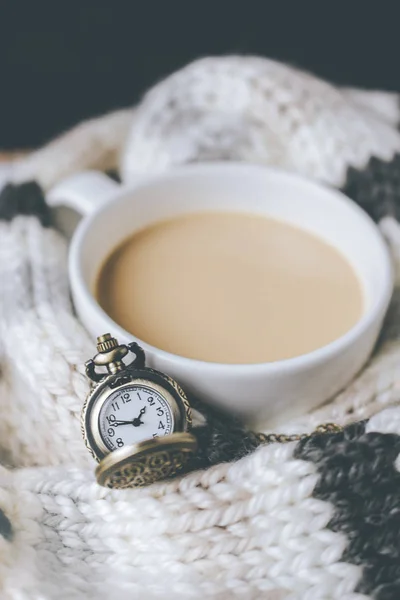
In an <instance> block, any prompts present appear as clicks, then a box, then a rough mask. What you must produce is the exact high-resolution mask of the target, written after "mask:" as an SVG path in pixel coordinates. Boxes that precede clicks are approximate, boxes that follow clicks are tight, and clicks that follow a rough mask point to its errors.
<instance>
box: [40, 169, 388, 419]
mask: <svg viewBox="0 0 400 600" xmlns="http://www.w3.org/2000/svg"><path fill="white" fill-rule="evenodd" d="M48 200H49V203H50V204H51V205H58V206H62V205H63V206H67V207H70V208H72V209H74V210H75V211H77V212H78V213H80V214H81V215H82V216H83V217H84V218H83V219H82V220H81V222H80V223H79V226H78V227H77V229H76V231H75V232H74V234H73V235H72V240H71V246H70V256H69V276H70V283H71V290H72V296H73V300H74V304H75V308H76V311H77V314H78V316H79V318H80V319H81V321H82V323H83V324H84V326H85V327H86V328H87V330H88V331H89V333H90V334H91V335H93V337H94V338H95V337H96V336H98V335H101V334H103V333H105V332H110V333H111V334H113V335H114V336H116V337H117V338H118V339H119V340H120V341H121V342H127V341H132V340H136V341H137V342H138V343H139V344H140V345H141V346H142V347H143V348H144V350H145V352H146V356H147V361H148V365H149V366H152V367H154V368H156V369H158V370H160V371H163V372H165V373H168V374H170V375H171V376H172V377H174V378H175V379H177V380H178V381H179V382H181V383H182V385H183V386H185V387H186V388H187V389H188V390H189V391H190V392H192V393H194V394H195V395H197V396H198V397H199V398H201V399H203V400H205V401H206V402H209V403H212V404H214V405H215V406H218V407H220V408H222V409H224V410H228V411H229V412H231V413H235V414H237V415H239V416H241V417H243V418H244V419H245V420H246V421H247V422H248V423H250V424H252V425H255V424H256V425H257V426H271V427H272V426H277V425H279V423H281V422H283V421H284V420H285V419H287V418H291V417H294V416H296V415H298V414H300V413H304V412H306V411H308V410H310V409H312V408H314V407H316V406H318V405H319V404H322V403H323V402H324V401H326V400H327V399H329V398H330V397H332V396H333V395H334V394H336V393H337V392H338V391H340V389H342V388H343V387H344V386H345V385H346V384H347V383H348V382H349V381H350V380H351V379H352V378H353V377H354V375H355V374H356V373H357V372H358V371H359V370H360V369H361V367H362V366H363V365H364V364H365V362H366V360H367V359H368V357H369V356H370V354H371V352H372V350H373V347H374V344H375V342H376V340H377V337H378V334H379V331H380V328H381V325H382V321H383V318H384V316H385V313H386V310H387V307H388V304H389V301H390V297H391V294H392V289H393V273H392V265H391V260H390V256H389V253H388V250H387V247H386V244H385V242H384V240H383V238H382V236H381V234H380V232H379V230H378V228H377V227H376V225H375V224H374V223H373V221H372V220H371V219H370V218H369V217H368V216H367V215H366V214H365V213H364V211H362V210H361V209H360V208H359V207H358V206H357V205H356V204H355V203H354V202H352V201H351V200H349V199H348V198H346V197H345V196H344V195H343V194H341V193H340V192H338V191H335V190H332V189H328V188H326V187H324V186H322V185H319V184H317V183H314V182H312V181H308V180H305V179H303V178H301V177H299V176H295V175H291V174H288V173H286V172H282V171H280V170H277V169H274V168H266V167H262V166H257V165H248V164H242V163H240V164H237V163H212V164H197V165H190V166H185V167H182V168H180V169H176V170H174V171H170V172H168V173H165V174H161V175H157V176H152V177H151V176H148V177H142V178H138V181H137V182H136V184H135V185H131V186H121V185H119V184H117V183H116V182H114V181H112V180H111V179H109V178H107V177H106V176H105V175H103V174H101V173H97V172H86V173H81V174H79V175H76V176H73V177H71V178H69V179H68V180H65V181H63V182H61V183H60V184H59V185H57V186H56V187H55V188H54V189H53V190H51V192H50V193H49V195H48Z"/></svg>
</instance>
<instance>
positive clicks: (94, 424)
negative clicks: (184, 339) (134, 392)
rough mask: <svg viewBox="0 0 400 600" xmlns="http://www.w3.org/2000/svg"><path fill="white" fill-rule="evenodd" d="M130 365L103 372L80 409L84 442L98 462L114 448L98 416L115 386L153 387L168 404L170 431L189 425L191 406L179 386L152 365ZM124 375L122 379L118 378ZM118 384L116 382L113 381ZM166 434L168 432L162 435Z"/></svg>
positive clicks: (183, 428) (113, 391) (186, 427)
mask: <svg viewBox="0 0 400 600" xmlns="http://www.w3.org/2000/svg"><path fill="white" fill-rule="evenodd" d="M129 371H130V370H129V368H128V369H126V370H123V371H122V372H119V373H116V374H115V375H110V376H106V377H105V378H104V380H102V381H101V382H100V383H99V384H98V385H96V386H95V387H94V388H93V389H92V391H91V392H90V393H89V395H88V398H87V402H86V403H85V405H84V407H83V409H82V419H81V424H82V433H83V437H84V440H85V444H86V446H87V448H88V449H89V451H90V452H91V454H92V455H93V457H94V458H95V459H96V460H97V461H98V462H99V461H100V460H102V459H103V458H104V457H105V456H107V455H108V454H110V453H112V452H116V450H114V451H113V450H110V449H109V448H108V447H107V446H106V445H105V443H104V441H103V439H102V435H101V432H100V424H99V416H100V412H101V410H102V407H103V406H104V403H105V402H106V400H107V398H108V397H109V396H110V395H111V394H113V393H115V391H116V390H123V389H126V388H128V387H132V385H142V386H145V387H149V388H152V389H154V390H156V391H157V392H158V393H159V394H160V395H161V396H162V397H163V398H164V399H165V400H166V402H168V404H169V405H170V406H171V409H172V414H173V418H174V425H173V429H172V433H176V432H186V431H188V430H189V429H190V427H191V410H190V405H189V402H188V400H187V398H186V395H185V393H184V392H183V390H182V388H181V387H180V386H179V385H178V384H177V382H175V381H174V380H173V379H171V378H170V377H166V376H164V374H163V373H159V372H157V371H154V370H153V369H148V368H144V369H140V370H137V371H136V370H135V371H136V372H129ZM121 375H123V379H122V381H123V383H122V382H121V384H118V380H120V381H121ZM116 384H117V385H116ZM165 437H168V436H165Z"/></svg>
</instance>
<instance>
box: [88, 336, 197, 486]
mask: <svg viewBox="0 0 400 600" xmlns="http://www.w3.org/2000/svg"><path fill="white" fill-rule="evenodd" d="M97 350H98V354H96V356H94V358H93V359H91V360H89V361H87V363H86V365H85V366H86V374H87V376H88V377H89V378H90V380H91V382H92V389H91V391H90V393H89V395H88V397H87V399H86V402H85V404H84V406H83V409H82V419H81V424H82V433H83V437H84V440H85V444H86V446H87V448H88V450H89V451H90V452H91V454H92V456H93V457H94V458H95V459H96V460H97V461H98V462H99V465H98V467H97V469H96V477H97V481H98V483H100V484H101V485H104V486H106V487H109V488H126V487H137V486H143V485H148V484H150V483H153V482H155V481H159V480H160V479H164V478H166V477H170V476H172V475H174V474H176V473H177V472H178V471H180V470H181V469H182V468H183V466H184V465H185V464H186V463H187V462H188V460H189V459H190V458H191V457H192V456H193V454H194V453H195V451H196V448H197V443H196V438H195V437H194V436H193V435H192V434H191V433H189V431H190V429H191V424H192V416H191V408H190V404H189V401H188V399H187V397H186V394H185V392H184V391H183V390H182V388H181V387H180V386H179V384H178V383H177V382H176V381H174V380H173V379H172V378H171V377H169V376H168V375H165V374H164V373H161V372H159V371H155V370H154V369H150V368H148V367H145V355H144V352H143V350H142V348H141V347H140V346H139V345H138V344H136V343H131V344H128V345H125V344H118V342H117V340H116V339H115V338H113V337H111V335H110V334H105V335H103V336H101V337H99V338H98V339H97ZM129 353H132V354H133V355H134V360H132V361H131V362H130V363H129V364H125V363H124V362H123V360H122V359H123V358H125V357H127V356H128V355H129ZM120 432H123V433H120ZM117 436H119V437H117Z"/></svg>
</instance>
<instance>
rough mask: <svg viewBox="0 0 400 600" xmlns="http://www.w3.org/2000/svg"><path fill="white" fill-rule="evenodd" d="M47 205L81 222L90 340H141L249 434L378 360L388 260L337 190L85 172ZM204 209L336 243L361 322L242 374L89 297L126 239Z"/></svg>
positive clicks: (78, 295) (262, 178)
mask: <svg viewBox="0 0 400 600" xmlns="http://www.w3.org/2000/svg"><path fill="white" fill-rule="evenodd" d="M48 200H49V203H50V204H51V205H66V206H68V207H70V208H73V209H75V210H77V211H78V212H80V213H81V214H82V215H83V216H84V218H83V219H82V221H81V222H80V224H79V226H78V227H77V229H76V231H75V233H74V234H73V236H72V241H71V247H70V255H69V276H70V283H71V290H72V296H73V300H74V304H75V308H76V311H77V314H78V316H79V318H80V319H81V321H82V323H83V324H84V326H85V327H86V328H87V330H88V331H89V333H90V334H91V335H92V336H93V337H94V338H95V337H96V336H98V335H101V334H103V333H106V332H110V333H112V334H113V335H114V336H116V337H117V338H118V339H119V340H120V341H121V342H127V341H132V340H136V341H138V343H139V344H140V345H141V346H142V347H143V348H144V350H145V352H146V356H147V364H148V365H149V366H152V367H154V368H156V369H158V370H160V371H164V372H165V373H168V374H169V375H171V376H172V377H174V378H175V379H177V380H178V381H179V382H181V383H182V385H184V386H185V387H186V388H187V389H188V390H189V391H191V392H193V393H194V394H196V395H197V396H198V397H200V398H202V399H203V400H205V401H207V402H209V403H212V404H214V405H216V406H219V407H221V408H223V409H225V410H228V411H230V412H234V413H236V414H238V415H240V416H242V417H243V418H244V419H245V420H246V421H247V422H248V423H250V424H251V425H253V426H263V427H265V426H271V427H272V426H276V425H279V424H280V423H281V422H283V421H284V420H285V419H288V418H292V417H294V416H297V415H299V414H300V413H304V412H306V411H308V410H310V409H311V408H314V407H316V406H318V405H320V404H322V403H323V402H324V401H326V400H327V399H329V398H330V397H332V396H333V395H334V394H336V393H337V392H338V391H339V390H341V389H342V388H343V387H344V386H345V385H346V384H348V383H349V381H350V380H351V379H352V378H353V377H354V375H355V374H356V373H357V372H358V371H359V370H360V369H361V367H362V366H363V365H364V363H365V362H366V360H367V359H368V357H369V356H370V354H371V352H372V349H373V347H374V344H375V342H376V340H377V336H378V334H379V331H380V328H381V325H382V320H383V318H384V315H385V313H386V310H387V307H388V304H389V300H390V297H391V293H392V287H393V273H392V265H391V260H390V256H389V253H388V250H387V247H386V244H385V242H384V240H383V238H382V236H381V234H380V232H379V230H378V228H377V227H376V225H375V224H374V223H373V221H372V220H371V219H370V218H369V217H368V216H367V215H366V214H365V213H364V211H362V210H361V209H360V208H359V207H358V206H357V205H356V204H355V203H354V202H352V201H351V200H349V199H348V198H346V197H345V196H344V195H343V194H341V193H340V192H338V191H335V190H332V189H328V188H326V187H323V186H321V185H318V184H316V183H314V182H311V181H308V180H305V179H303V178H301V177H298V176H294V175H291V174H288V173H285V172H281V171H279V170H277V169H274V168H266V167H262V166H256V165H248V164H242V163H240V164H238V163H211V164H198V165H192V166H185V167H182V168H180V169H178V170H174V171H170V172H168V173H165V174H162V175H157V176H153V177H150V176H149V177H143V178H141V179H138V181H137V182H136V184H135V185H130V186H129V187H125V186H121V185H119V184H117V183H115V182H114V181H112V180H111V179H109V178H107V177H106V176H105V175H103V174H101V173H97V172H86V173H81V174H79V175H76V176H73V177H71V178H70V179H68V180H65V181H64V182H62V183H60V184H59V185H57V186H56V187H55V188H54V189H53V190H51V192H50V193H49V196H48ZM206 210H207V211H213V210H214V211H221V210H222V211H235V212H246V213H248V212H252V213H255V214H259V215H267V216H270V217H275V218H278V219H281V220H284V221H286V222H288V223H292V224H294V225H297V226H300V227H302V228H303V229H305V230H308V231H310V232H312V233H315V234H317V235H318V236H320V237H321V238H323V239H324V240H326V241H327V242H329V243H330V244H332V245H333V246H334V247H335V248H337V249H338V250H339V251H341V252H342V253H343V254H344V255H345V256H346V257H347V259H348V261H349V262H350V264H351V265H352V266H353V268H354V270H355V272H356V273H357V275H358V277H359V279H360V281H361V283H362V288H363V291H364V298H365V310H364V313H363V315H362V317H361V318H360V320H359V321H358V323H357V324H356V325H355V326H354V327H353V328H352V329H351V330H350V331H349V332H348V333H346V334H345V335H343V336H342V337H340V338H338V339H337V340H335V341H334V342H332V343H330V344H328V345H327V346H324V347H322V348H320V349H318V350H315V351H313V352H310V353H308V354H305V355H302V356H299V357H296V358H291V359H288V360H281V361H276V362H271V363H264V364H246V365H231V364H230V365H226V364H217V363H212V362H202V361H199V360H193V359H189V358H185V357H182V356H177V355H174V354H170V353H168V352H164V351H163V350H159V349H158V348H155V347H153V346H150V345H149V344H147V343H146V342H144V341H143V340H140V339H137V338H135V336H133V335H131V334H130V333H128V332H127V331H125V330H124V329H122V328H121V327H120V326H119V325H117V324H116V323H115V322H114V321H113V320H112V319H111V318H110V317H109V316H108V315H107V314H106V313H105V312H104V311H103V310H102V308H101V307H100V306H99V304H98V303H97V301H96V299H95V298H94V296H93V287H94V282H95V279H96V276H97V274H98V272H99V268H100V266H101V264H102V263H103V261H104V259H105V258H106V257H107V256H108V255H109V254H110V252H111V251H112V250H113V249H114V248H115V247H116V246H117V245H118V244H119V243H120V242H121V241H122V240H124V239H125V238H126V237H128V236H129V235H131V234H132V233H134V232H135V231H137V230H139V229H141V228H143V227H145V226H147V225H149V224H151V223H154V222H157V221H160V220H162V219H167V218H170V217H174V216H177V215H182V214H188V213H195V212H199V211H206ZM277 260H279V257H277Z"/></svg>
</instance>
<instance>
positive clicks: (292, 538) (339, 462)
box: [0, 57, 400, 600]
mask: <svg viewBox="0 0 400 600" xmlns="http://www.w3.org/2000/svg"><path fill="white" fill-rule="evenodd" d="M398 100H399V99H398V96H397V94H390V93H385V92H371V91H369V92H367V91H361V90H354V89H341V88H337V87H334V86H332V85H330V84H328V83H326V82H324V81H321V80H320V79H317V78H316V77H313V76H312V75H310V74H308V73H304V72H301V71H298V70H295V69H293V68H291V67H289V66H286V65H282V64H279V63H277V62H274V61H270V60H267V59H263V58H255V57H225V58H207V59H203V60H200V61H197V62H195V63H193V64H191V65H189V66H188V67H186V68H184V69H182V70H181V71H179V72H177V73H176V74H173V75H172V76H170V77H169V78H167V79H166V80H165V81H162V82H161V83H159V84H158V85H156V86H155V87H154V88H153V89H152V90H150V91H149V92H148V94H147V95H146V96H145V97H144V98H143V100H142V102H141V103H140V104H139V106H137V107H135V108H134V109H132V110H124V111H119V112H116V113H113V114H110V115H106V116H104V117H101V118H99V119H94V120H92V121H89V122H86V123H83V124H81V125H79V126H78V127H76V128H75V129H73V130H72V131H70V132H68V133H66V134H65V135H64V136H62V137H61V138H59V139H58V140H55V141H54V142H52V143H50V144H49V145H48V146H47V147H45V148H43V149H41V150H39V151H37V152H35V153H33V154H31V155H29V156H28V157H26V158H24V159H21V160H19V161H17V162H16V163H14V164H12V165H9V166H8V168H7V178H8V180H9V181H10V182H12V184H13V185H12V186H8V187H6V188H4V190H3V193H2V195H1V197H0V274H1V277H0V290H1V293H0V334H1V335H0V358H1V361H0V369H1V372H0V404H1V413H0V457H1V463H2V466H1V467H0V598H1V599H3V598H4V599H5V600H14V599H15V600H25V599H26V600H53V599H57V600H75V599H82V598H83V599H86V598H88V599H93V600H94V599H96V600H108V599H113V598H118V599H120V600H125V599H126V600H128V599H129V600H130V599H136V598H138V599H144V600H147V599H153V598H163V599H168V600H169V599H176V600H179V599H182V600H188V599H190V598H193V599H196V598H199V599H200V598H212V599H221V600H222V599H230V598H233V599H234V598H241V599H246V600H251V599H253V598H254V599H258V598H261V599H267V600H278V599H279V600H282V599H289V598H290V599H292V600H297V599H298V600H317V599H318V600H319V599H321V600H322V599H325V600H329V599H336V598H337V599H339V598H340V599H341V600H356V599H358V600H361V599H367V598H376V599H378V600H391V599H393V600H398V598H400V473H399V471H400V408H398V407H397V406H396V404H397V403H398V402H399V399H400V327H399V325H398V323H399V322H400V307H399V302H398V296H399V293H398V292H399V289H398V288H397V289H396V291H395V294H394V298H393V301H392V305H391V308H390V311H389V315H388V317H387V319H386V323H385V326H384V328H383V331H382V335H381V339H380V341H379V343H378V345H377V348H376V351H375V354H374V356H373V357H372V359H371V361H370V362H369V364H368V365H367V366H366V367H365V369H364V370H363V372H362V373H360V374H359V375H358V376H357V377H356V378H355V380H354V381H353V382H352V383H351V384H350V385H349V386H348V388H347V389H345V390H343V391H342V392H341V393H340V394H339V395H338V396H337V397H336V398H334V399H332V401H330V402H328V403H326V404H325V405H324V406H322V407H320V408H318V409H317V410H315V411H313V412H312V413H311V414H307V415H303V416H302V417H300V418H297V419H294V420H292V421H291V422H288V423H287V424H286V425H285V427H282V432H284V433H296V432H301V433H309V434H310V435H307V436H306V437H304V438H303V439H301V440H300V441H292V442H289V443H285V444H281V443H270V444H261V445H260V444H258V443H257V441H256V439H255V437H254V435H252V433H251V432H248V431H246V429H245V428H244V427H243V426H242V425H241V424H240V423H238V422H236V421H234V420H233V419H231V418H229V417H228V416H226V415H225V416H224V415H219V414H217V413H215V412H214V411H213V410H212V409H211V408H207V407H205V406H204V407H200V408H199V411H200V412H202V413H203V416H204V419H205V422H204V423H203V425H202V427H201V428H200V435H202V436H203V441H204V440H205V441H206V444H205V445H204V447H205V448H206V450H205V451H204V452H203V455H202V456H201V457H200V460H199V463H198V468H196V469H195V470H194V471H193V472H191V473H188V474H186V475H185V476H181V477H177V478H175V479H173V480H170V481H167V482H163V483H159V484H155V485H152V486H150V487H148V488H143V489H128V490H108V489H105V488H102V487H100V486H98V485H97V484H96V481H95V477H94V466H95V465H94V464H93V460H92V458H91V456H90V455H89V453H88V452H87V450H86V448H85V446H84V443H83V441H82V439H81V433H80V424H79V417H80V411H81V408H82V404H83V401H84V399H85V396H86V394H87V393H88V390H89V388H88V381H87V379H86V378H85V376H84V368H83V365H84V362H85V361H86V360H87V359H88V358H89V357H91V356H92V355H93V354H94V340H92V339H90V337H89V336H88V334H87V332H86V331H85V330H84V328H83V327H82V325H81V324H80V323H79V322H78V321H77V319H76V317H75V315H74V312H73V307H72V305H71V302H70V298H69V289H68V278H67V271H66V255H67V240H66V239H64V237H63V236H62V235H61V234H60V233H59V232H58V231H57V230H56V229H55V228H53V227H52V226H51V221H50V217H49V212H48V208H47V206H46V204H45V202H44V199H43V194H42V192H46V191H47V190H48V189H49V188H51V186H52V185H54V184H55V183H56V182H58V181H59V180H61V179H62V178H63V177H65V176H66V175H70V174H72V173H74V172H76V171H77V170H82V169H87V168H97V169H102V170H113V171H116V172H117V174H118V176H119V177H120V178H121V180H122V181H123V182H127V183H129V181H130V180H132V179H134V178H136V176H137V175H138V174H140V173H143V172H150V173H156V172H161V171H163V170H167V169H169V168H171V167H173V166H174V165H177V164H183V163H188V162H195V161H202V160H208V161H209V160H214V159H218V160H242V161H250V162H258V163H263V164H270V165H277V166H280V167H282V168H284V169H287V170H289V171H292V172H298V173H301V174H303V175H305V176H307V177H310V178H314V179H317V180H319V181H321V182H323V183H325V184H328V185H331V186H335V187H337V188H340V189H342V190H343V191H344V192H345V193H346V194H347V195H348V196H350V197H351V198H352V199H353V200H355V201H356V202H358V203H359V204H360V205H361V206H362V207H363V208H364V209H365V210H366V211H367V212H368V213H369V214H370V215H371V216H372V217H373V219H374V220H375V221H376V222H377V223H379V226H380V228H381V230H382V232H383V233H384V235H385V236H386V238H387V241H388V244H389V246H390V248H391V250H392V254H393V258H394V262H395V266H396V268H398V267H400V225H399V223H398V219H399V218H400V133H399V131H398V130H397V125H398V122H399V121H400V109H399V103H398ZM32 181H34V182H35V183H28V182H32ZM17 184H18V185H17ZM20 184H22V185H20ZM399 273H400V269H399ZM399 273H398V275H399ZM100 333H102V332H100ZM325 422H335V423H337V424H339V425H342V426H343V430H342V431H341V432H339V433H334V432H331V433H319V432H318V431H317V432H316V433H312V432H313V431H314V430H315V428H316V427H317V426H318V425H319V424H321V423H325ZM278 433H280V432H278Z"/></svg>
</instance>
